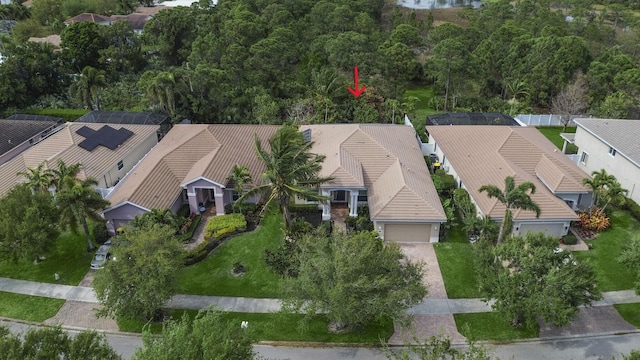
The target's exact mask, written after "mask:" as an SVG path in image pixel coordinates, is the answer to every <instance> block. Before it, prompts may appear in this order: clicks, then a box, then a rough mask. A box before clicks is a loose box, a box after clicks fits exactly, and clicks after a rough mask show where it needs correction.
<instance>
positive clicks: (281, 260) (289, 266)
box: [264, 236, 300, 277]
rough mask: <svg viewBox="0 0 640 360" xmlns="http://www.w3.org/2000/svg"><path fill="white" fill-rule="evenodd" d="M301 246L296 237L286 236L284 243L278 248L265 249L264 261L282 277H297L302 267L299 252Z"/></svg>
mask: <svg viewBox="0 0 640 360" xmlns="http://www.w3.org/2000/svg"><path fill="white" fill-rule="evenodd" d="M299 253H300V247H299V246H298V244H297V243H296V241H295V240H294V239H292V238H291V237H289V236H285V239H284V243H283V244H282V245H281V246H280V247H278V248H277V249H276V250H274V251H271V250H269V249H267V250H265V251H264V261H265V263H266V264H267V266H269V267H270V268H271V270H273V271H274V272H275V273H276V274H278V275H280V276H281V277H296V276H298V270H299V268H300V260H299V259H298V254H299Z"/></svg>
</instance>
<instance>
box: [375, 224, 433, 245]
mask: <svg viewBox="0 0 640 360" xmlns="http://www.w3.org/2000/svg"><path fill="white" fill-rule="evenodd" d="M430 235H431V224H410V223H409V224H386V225H385V226H384V239H385V240H392V241H395V242H429V237H430Z"/></svg>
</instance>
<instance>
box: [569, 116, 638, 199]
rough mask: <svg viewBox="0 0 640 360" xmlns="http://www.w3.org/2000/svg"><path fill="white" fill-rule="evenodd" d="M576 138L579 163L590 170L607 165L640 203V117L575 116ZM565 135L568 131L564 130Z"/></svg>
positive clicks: (632, 197)
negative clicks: (624, 118)
mask: <svg viewBox="0 0 640 360" xmlns="http://www.w3.org/2000/svg"><path fill="white" fill-rule="evenodd" d="M574 122H575V123H576V125H577V129H576V133H575V135H574V137H573V139H572V140H573V142H574V143H575V144H576V146H578V156H579V158H578V166H579V167H580V168H581V169H583V170H584V171H586V172H587V173H589V174H591V173H592V172H594V171H599V170H601V169H605V170H606V171H607V173H609V174H611V175H613V176H615V177H616V179H617V180H618V182H619V183H620V185H622V187H623V188H624V189H627V190H628V194H627V197H629V198H631V199H633V200H634V201H635V202H637V203H640V121H639V120H614V119H574ZM564 135H566V134H564Z"/></svg>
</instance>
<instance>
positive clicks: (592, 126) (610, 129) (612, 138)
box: [574, 119, 640, 168]
mask: <svg viewBox="0 0 640 360" xmlns="http://www.w3.org/2000/svg"><path fill="white" fill-rule="evenodd" d="M574 122H575V123H576V124H577V125H578V127H580V128H582V129H584V130H586V131H587V132H588V133H590V134H591V135H593V136H595V137H596V138H598V139H600V141H602V142H604V143H605V144H607V145H609V146H610V147H612V148H614V149H616V151H617V153H618V154H620V155H622V156H624V157H625V158H627V159H628V160H629V161H631V162H632V163H633V164H634V165H635V166H637V167H639V168H640V121H638V120H619V119H574Z"/></svg>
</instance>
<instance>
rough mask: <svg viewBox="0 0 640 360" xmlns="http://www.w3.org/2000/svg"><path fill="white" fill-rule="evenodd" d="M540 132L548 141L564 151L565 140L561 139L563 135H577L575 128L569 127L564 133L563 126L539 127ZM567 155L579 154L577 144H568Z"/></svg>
mask: <svg viewBox="0 0 640 360" xmlns="http://www.w3.org/2000/svg"><path fill="white" fill-rule="evenodd" d="M537 128H538V131H540V132H541V133H542V135H544V136H545V137H546V138H547V139H549V140H550V141H551V142H552V143H553V144H554V145H555V146H557V147H558V149H560V150H562V145H563V144H564V139H563V138H562V137H560V134H561V133H575V132H576V128H575V127H567V128H565V129H564V131H562V126H538V127H537ZM566 153H567V154H576V153H578V147H577V146H576V145H575V144H567V151H566Z"/></svg>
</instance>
